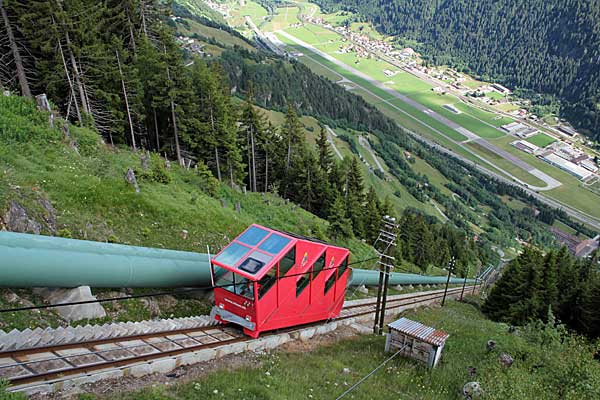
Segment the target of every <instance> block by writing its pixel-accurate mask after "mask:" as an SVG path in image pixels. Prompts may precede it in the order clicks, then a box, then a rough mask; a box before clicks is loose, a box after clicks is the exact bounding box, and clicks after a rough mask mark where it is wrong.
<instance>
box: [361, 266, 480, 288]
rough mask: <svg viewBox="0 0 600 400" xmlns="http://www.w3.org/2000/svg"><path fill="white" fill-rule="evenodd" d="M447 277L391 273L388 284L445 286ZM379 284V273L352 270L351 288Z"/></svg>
mask: <svg viewBox="0 0 600 400" xmlns="http://www.w3.org/2000/svg"><path fill="white" fill-rule="evenodd" d="M447 279H448V277H447V276H429V275H417V274H405V273H400V272H392V273H391V274H390V280H389V284H390V285H391V286H395V285H439V284H445V283H446V280H447ZM463 282H464V279H463V278H450V284H458V283H463ZM474 282H475V280H474V279H467V283H474ZM378 284H379V271H373V270H365V269H352V278H351V280H350V285H352V286H359V285H365V286H377V285H378Z"/></svg>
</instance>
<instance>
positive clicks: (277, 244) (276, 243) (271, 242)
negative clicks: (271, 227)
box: [258, 233, 290, 254]
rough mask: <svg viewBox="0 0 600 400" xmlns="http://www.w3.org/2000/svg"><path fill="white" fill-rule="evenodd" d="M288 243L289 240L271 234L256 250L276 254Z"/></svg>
mask: <svg viewBox="0 0 600 400" xmlns="http://www.w3.org/2000/svg"><path fill="white" fill-rule="evenodd" d="M289 242H290V239H288V238H285V237H283V236H281V235H278V234H276V233H273V234H271V236H269V237H268V238H267V240H265V241H264V242H262V243H261V244H260V246H258V248H259V249H261V250H263V251H266V252H269V253H271V254H278V253H279V252H280V251H281V250H283V248H284V247H285V246H287V244H288V243H289Z"/></svg>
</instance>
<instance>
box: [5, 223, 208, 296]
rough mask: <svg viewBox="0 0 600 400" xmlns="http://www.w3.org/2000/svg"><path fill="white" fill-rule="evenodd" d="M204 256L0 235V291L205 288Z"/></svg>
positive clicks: (133, 247) (36, 237) (108, 244)
mask: <svg viewBox="0 0 600 400" xmlns="http://www.w3.org/2000/svg"><path fill="white" fill-rule="evenodd" d="M210 282H211V280H210V268H209V259H208V255H206V254H201V253H193V252H186V251H174V250H163V249H152V248H148V247H137V246H126V245H120V244H111V243H100V242H92V241H86V240H74V239H64V238H57V237H49V236H41V235H28V234H22V233H13V232H0V287H12V288H23V287H35V286H42V287H77V286H83V285H85V286H92V287H106V288H119V287H129V288H134V287H146V288H160V287H182V286H203V285H210Z"/></svg>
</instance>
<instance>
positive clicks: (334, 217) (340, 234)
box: [327, 196, 352, 240]
mask: <svg viewBox="0 0 600 400" xmlns="http://www.w3.org/2000/svg"><path fill="white" fill-rule="evenodd" d="M344 208H345V207H344V200H343V198H342V197H341V196H336V197H335V200H334V202H333V204H332V206H331V209H330V210H329V217H328V219H327V220H328V221H329V228H328V234H329V235H330V236H331V237H332V238H333V239H335V240H337V239H344V238H349V237H352V222H351V221H350V220H349V219H348V218H346V211H345V209H344Z"/></svg>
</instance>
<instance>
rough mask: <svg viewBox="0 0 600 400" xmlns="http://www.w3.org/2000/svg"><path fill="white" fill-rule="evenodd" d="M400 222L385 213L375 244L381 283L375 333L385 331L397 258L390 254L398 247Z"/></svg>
mask: <svg viewBox="0 0 600 400" xmlns="http://www.w3.org/2000/svg"><path fill="white" fill-rule="evenodd" d="M397 230H398V224H396V219H395V218H392V217H390V216H389V215H385V216H384V217H383V218H382V219H381V228H380V229H379V236H377V240H375V243H374V244H373V247H375V250H376V251H377V255H378V256H379V261H378V263H379V285H378V288H377V306H376V308H375V321H374V323H373V333H374V334H376V335H381V334H382V333H383V323H384V320H385V306H386V303H387V292H388V284H389V281H390V273H391V270H392V268H394V266H393V264H392V263H393V262H394V261H395V258H394V257H393V256H391V255H390V250H391V248H392V247H396V240H397V234H396V231H397Z"/></svg>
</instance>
